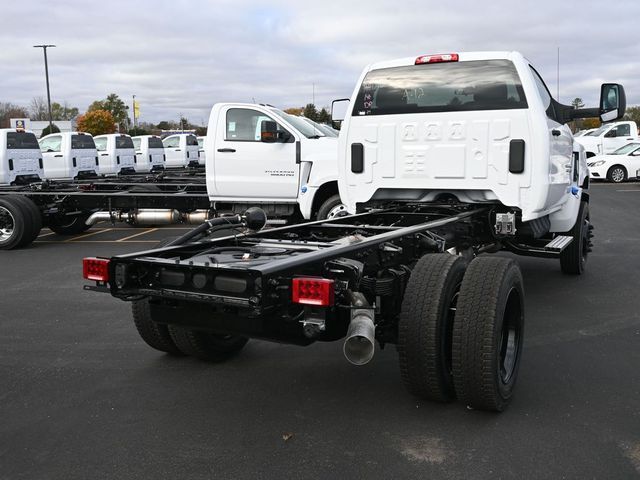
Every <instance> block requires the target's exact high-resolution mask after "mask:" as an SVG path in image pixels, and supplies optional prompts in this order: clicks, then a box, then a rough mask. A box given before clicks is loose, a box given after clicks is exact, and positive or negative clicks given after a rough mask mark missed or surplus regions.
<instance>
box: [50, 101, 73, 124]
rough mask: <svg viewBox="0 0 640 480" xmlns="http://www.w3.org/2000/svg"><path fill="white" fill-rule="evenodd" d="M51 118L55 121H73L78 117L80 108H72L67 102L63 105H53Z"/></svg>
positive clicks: (55, 103) (54, 103)
mask: <svg viewBox="0 0 640 480" xmlns="http://www.w3.org/2000/svg"><path fill="white" fill-rule="evenodd" d="M51 116H52V117H53V119H54V120H67V121H68V120H73V119H74V118H76V117H77V116H78V108H77V107H70V106H69V104H68V103H67V102H66V101H65V102H64V103H63V104H62V105H60V104H59V103H58V102H53V103H52V104H51Z"/></svg>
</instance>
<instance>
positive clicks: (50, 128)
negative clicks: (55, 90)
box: [33, 45, 55, 133]
mask: <svg viewBox="0 0 640 480" xmlns="http://www.w3.org/2000/svg"><path fill="white" fill-rule="evenodd" d="M49 47H52V48H54V47H55V45H34V46H33V48H42V50H43V51H44V75H45V77H46V78H47V106H48V107H49V133H53V120H52V117H51V94H50V93H49V64H48V63H47V48H49Z"/></svg>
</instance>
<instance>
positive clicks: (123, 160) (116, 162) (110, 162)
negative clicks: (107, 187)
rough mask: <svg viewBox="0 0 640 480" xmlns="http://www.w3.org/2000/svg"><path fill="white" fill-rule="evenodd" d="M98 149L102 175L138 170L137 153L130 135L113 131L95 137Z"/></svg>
mask: <svg viewBox="0 0 640 480" xmlns="http://www.w3.org/2000/svg"><path fill="white" fill-rule="evenodd" d="M93 141H94V142H95V144H96V150H97V151H98V162H99V166H98V168H99V171H98V173H99V174H100V175H119V174H123V173H134V172H135V171H136V168H135V167H136V155H135V149H134V146H133V141H132V140H131V137H130V136H129V135H125V134H122V133H112V134H108V135H98V136H96V137H93Z"/></svg>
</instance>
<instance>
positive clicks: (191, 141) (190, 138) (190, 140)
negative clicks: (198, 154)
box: [187, 135, 198, 147]
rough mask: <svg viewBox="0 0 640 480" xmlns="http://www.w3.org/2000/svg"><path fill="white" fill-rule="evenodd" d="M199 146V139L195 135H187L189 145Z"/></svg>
mask: <svg viewBox="0 0 640 480" xmlns="http://www.w3.org/2000/svg"><path fill="white" fill-rule="evenodd" d="M197 146H198V139H197V138H196V137H194V136H193V135H189V136H188V137H187V147H197Z"/></svg>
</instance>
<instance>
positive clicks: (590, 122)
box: [582, 118, 602, 130]
mask: <svg viewBox="0 0 640 480" xmlns="http://www.w3.org/2000/svg"><path fill="white" fill-rule="evenodd" d="M601 124H602V123H601V122H600V119H599V118H585V119H583V120H582V128H583V129H584V130H589V129H590V128H598V127H599V126H600V125H601Z"/></svg>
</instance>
